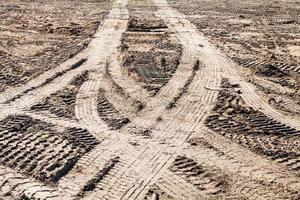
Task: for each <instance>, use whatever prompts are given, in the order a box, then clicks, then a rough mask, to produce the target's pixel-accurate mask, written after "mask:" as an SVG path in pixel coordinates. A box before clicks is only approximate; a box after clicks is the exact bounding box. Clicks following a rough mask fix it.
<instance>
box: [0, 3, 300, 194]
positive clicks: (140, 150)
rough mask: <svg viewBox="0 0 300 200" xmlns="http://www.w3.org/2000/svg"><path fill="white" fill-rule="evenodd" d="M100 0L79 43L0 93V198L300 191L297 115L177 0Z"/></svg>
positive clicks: (299, 138) (298, 118)
mask: <svg viewBox="0 0 300 200" xmlns="http://www.w3.org/2000/svg"><path fill="white" fill-rule="evenodd" d="M93 3H94V4H95V5H96V3H97V2H96V3H95V2H93ZM102 3H103V2H102ZM0 4H1V3H0ZM107 4H109V5H110V6H108V7H109V8H110V10H109V12H107V14H106V16H105V18H104V20H103V21H102V22H101V23H100V24H99V27H98V29H97V30H96V31H95V33H94V35H93V36H92V37H91V38H90V41H89V43H88V45H86V47H85V48H84V49H82V50H81V51H79V52H78V53H76V54H75V55H74V56H72V57H71V58H69V59H67V60H65V61H64V62H61V63H60V64H59V65H57V66H56V67H52V68H50V69H48V70H45V71H44V72H43V73H40V74H38V75H36V76H34V77H32V78H31V79H30V80H29V81H27V82H24V83H22V84H18V85H16V86H14V87H13V86H12V87H7V88H6V89H5V90H3V91H2V92H1V93H0V109H1V112H0V147H1V154H0V174H1V176H0V199H66V200H67V199H101V200H102V199H107V200H112V199H124V200H125V199H132V200H133V199H149V200H150V199H151V200H158V199H159V200H172V199H174V200H175V199H176V200H178V199H182V200H198V199H270V200H271V199H272V200H273V199H299V198H300V194H299V191H300V178H299V174H300V173H299V172H300V117H299V115H298V114H295V113H294V114H291V113H289V112H286V111H284V112H283V111H282V109H278V108H277V107H274V106H272V104H270V101H268V100H267V99H266V96H264V95H263V94H262V93H261V91H259V90H257V88H256V87H255V86H256V85H255V84H253V82H251V81H249V80H248V77H247V76H245V72H244V71H245V70H244V69H241V67H240V66H239V65H238V64H237V63H236V61H235V60H234V59H233V58H232V57H230V56H229V55H228V54H227V52H226V51H223V49H220V48H219V47H218V45H216V44H215V42H214V41H213V40H212V39H211V37H207V36H206V35H205V34H203V33H202V32H201V31H199V30H198V27H197V23H193V20H191V19H190V18H191V17H190V16H188V15H185V13H184V12H181V11H180V9H176V6H175V7H172V5H173V3H172V1H170V2H167V1H166V0H153V1H150V0H147V1H136V0H132V1H131V0H116V1H113V2H107ZM174 5H176V4H175V3H174ZM0 50H1V49H0ZM295 69H296V68H295ZM285 76H287V75H285ZM255 78H257V80H258V78H259V77H258V76H257V77H255ZM262 79H263V78H262ZM263 80H265V79H263ZM299 80H300V79H299ZM265 81H268V82H270V81H269V80H265ZM273 84H276V82H275V81H273ZM276 87H281V88H282V87H283V88H285V90H292V91H294V90H295V91H298V90H297V88H295V87H294V86H293V87H292V86H291V87H289V88H288V89H287V86H277V85H276ZM273 89H274V88H273ZM285 94H286V95H287V97H286V98H290V99H291V100H290V101H293V103H294V104H293V105H296V107H297V106H298V104H297V102H296V100H295V99H296V97H295V98H294V97H291V96H288V92H286V93H285ZM295 95H296V93H295Z"/></svg>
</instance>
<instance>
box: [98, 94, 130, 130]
mask: <svg viewBox="0 0 300 200" xmlns="http://www.w3.org/2000/svg"><path fill="white" fill-rule="evenodd" d="M97 109H98V114H99V116H100V118H101V119H102V120H103V121H104V122H105V123H106V124H107V125H108V126H109V128H110V129H113V130H116V129H120V128H121V127H122V126H124V125H125V124H127V123H129V122H130V120H129V119H128V118H127V117H124V116H123V115H122V114H120V113H119V112H118V110H116V108H115V107H114V106H113V105H112V104H111V103H110V102H109V101H108V100H107V99H106V97H105V91H103V90H100V91H99V93H98V103H97Z"/></svg>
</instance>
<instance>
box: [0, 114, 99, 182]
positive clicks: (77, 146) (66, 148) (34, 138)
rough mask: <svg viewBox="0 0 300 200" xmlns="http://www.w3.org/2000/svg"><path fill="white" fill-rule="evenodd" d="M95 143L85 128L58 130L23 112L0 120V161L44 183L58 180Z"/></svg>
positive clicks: (94, 139)
mask: <svg viewBox="0 0 300 200" xmlns="http://www.w3.org/2000/svg"><path fill="white" fill-rule="evenodd" d="M98 143H99V142H98V141H97V139H96V138H94V137H93V136H91V135H90V134H89V132H88V131H87V130H84V129H78V128H67V129H65V130H58V129H56V128H54V126H53V125H51V124H49V123H46V122H43V121H40V120H36V119H33V118H31V117H29V116H26V115H14V116H9V117H7V118H6V119H4V120H2V121H1V122H0V147H1V149H2V151H1V154H0V163H1V164H2V165H5V166H7V167H11V168H13V169H16V170H17V171H19V172H21V173H23V174H26V175H29V176H32V177H34V178H36V179H38V180H40V181H42V182H45V183H55V182H57V181H58V180H59V179H60V178H61V177H62V176H64V175H65V174H66V173H67V172H68V171H69V170H71V169H72V168H73V166H74V165H75V163H76V162H77V160H78V159H79V158H80V157H81V156H82V155H83V154H85V153H86V152H88V151H89V150H91V149H92V148H93V147H94V146H95V145H97V144H98Z"/></svg>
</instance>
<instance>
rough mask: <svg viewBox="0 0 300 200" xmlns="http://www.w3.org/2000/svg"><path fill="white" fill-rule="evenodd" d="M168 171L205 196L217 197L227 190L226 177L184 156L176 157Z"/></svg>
mask: <svg viewBox="0 0 300 200" xmlns="http://www.w3.org/2000/svg"><path fill="white" fill-rule="evenodd" d="M169 169H170V170H171V171H172V172H173V173H175V174H176V175H178V176H181V177H183V178H184V179H186V180H187V182H189V183H191V184H192V185H194V186H195V187H196V188H197V189H199V190H200V191H201V193H203V194H205V195H219V194H222V193H224V192H226V190H227V185H228V183H227V181H226V179H227V178H226V176H224V175H218V174H214V173H212V172H210V171H209V170H207V169H205V168H204V167H203V166H201V165H200V164H198V163H197V162H196V161H194V160H193V159H190V158H187V157H185V156H177V157H176V158H175V160H174V162H173V163H172V165H171V166H170V168H169Z"/></svg>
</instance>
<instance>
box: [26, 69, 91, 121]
mask: <svg viewBox="0 0 300 200" xmlns="http://www.w3.org/2000/svg"><path fill="white" fill-rule="evenodd" d="M88 76H89V72H88V71H84V72H83V73H82V74H80V75H78V76H76V77H75V78H74V79H73V80H72V81H71V83H70V84H69V85H68V86H67V87H66V88H64V89H63V90H61V91H58V92H56V93H54V94H52V95H50V96H49V97H47V98H46V99H45V100H43V101H42V102H40V103H37V104H35V105H33V106H32V107H31V110H34V111H49V112H50V113H51V114H54V115H56V116H58V117H65V118H69V119H73V120H76V117H75V100H76V94H77V93H78V90H79V89H80V86H81V85H82V84H83V83H84V82H85V81H87V79H88Z"/></svg>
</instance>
